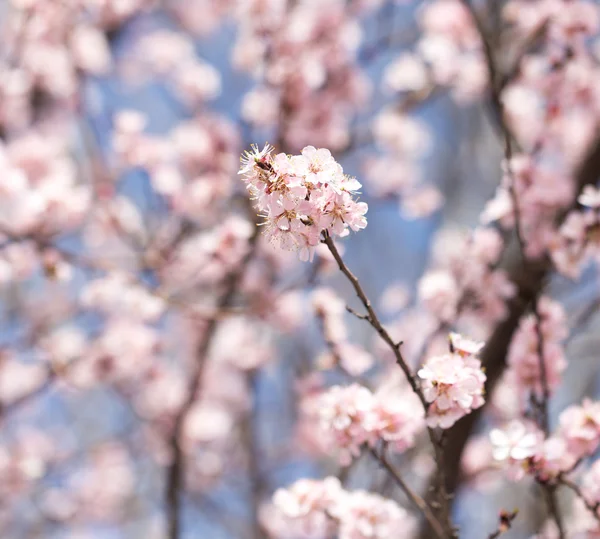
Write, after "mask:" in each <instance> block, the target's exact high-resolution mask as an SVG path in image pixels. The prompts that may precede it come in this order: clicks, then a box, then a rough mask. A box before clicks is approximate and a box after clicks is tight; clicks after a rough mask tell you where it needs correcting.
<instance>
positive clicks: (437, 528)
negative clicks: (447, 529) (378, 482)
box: [371, 449, 446, 539]
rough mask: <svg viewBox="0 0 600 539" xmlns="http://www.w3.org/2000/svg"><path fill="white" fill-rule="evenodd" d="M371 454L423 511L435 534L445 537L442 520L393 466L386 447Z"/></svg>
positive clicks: (440, 538) (441, 537)
mask: <svg viewBox="0 0 600 539" xmlns="http://www.w3.org/2000/svg"><path fill="white" fill-rule="evenodd" d="M371 454H372V455H373V456H374V457H375V458H376V459H377V460H378V461H379V462H380V463H381V464H382V466H383V467H384V468H385V469H386V470H387V471H388V473H389V474H390V476H391V477H392V478H393V479H394V481H395V482H396V483H397V485H398V486H399V487H400V488H401V489H402V492H404V494H406V496H407V497H408V499H409V500H410V501H411V502H412V503H413V504H414V505H415V506H417V508H418V509H419V511H421V513H422V514H423V516H424V517H425V519H426V520H427V522H429V525H430V526H431V529H432V530H433V531H434V533H435V535H436V536H437V537H438V538H439V539H444V538H445V537H446V534H445V533H444V528H443V527H442V525H441V524H440V521H439V520H438V519H437V518H436V517H435V515H434V514H433V512H432V510H431V508H430V507H429V505H427V502H426V501H425V500H424V499H423V498H421V496H419V495H418V494H417V493H416V492H415V491H414V490H412V489H411V488H410V486H409V485H408V484H407V483H406V482H405V481H404V479H402V476H401V475H400V474H399V473H398V471H397V470H396V469H395V468H394V467H393V466H392V464H391V463H390V461H389V460H388V459H387V457H386V455H385V449H384V450H383V451H382V452H381V454H378V453H377V452H376V451H375V450H374V449H371Z"/></svg>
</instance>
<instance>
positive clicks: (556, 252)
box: [550, 185, 600, 279]
mask: <svg viewBox="0 0 600 539" xmlns="http://www.w3.org/2000/svg"><path fill="white" fill-rule="evenodd" d="M578 202H579V204H581V205H582V206H584V208H583V209H581V210H574V211H571V212H569V214H568V215H567V217H566V218H565V221H564V222H563V224H562V225H561V227H560V229H559V231H558V234H557V235H556V236H555V237H554V239H553V242H552V244H551V245H550V254H551V256H552V261H553V262H554V264H555V265H556V268H557V269H558V271H560V272H561V273H562V274H563V275H565V276H567V277H570V278H571V279H577V278H579V277H580V275H581V272H582V270H583V269H585V267H586V266H587V264H588V263H589V262H590V261H593V262H594V263H598V261H599V260H600V234H599V232H600V213H599V208H600V192H599V191H598V189H596V188H595V187H593V186H591V185H588V186H586V187H585V188H584V189H583V192H582V194H581V195H580V196H579V198H578Z"/></svg>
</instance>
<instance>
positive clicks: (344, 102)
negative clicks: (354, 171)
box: [232, 0, 379, 150]
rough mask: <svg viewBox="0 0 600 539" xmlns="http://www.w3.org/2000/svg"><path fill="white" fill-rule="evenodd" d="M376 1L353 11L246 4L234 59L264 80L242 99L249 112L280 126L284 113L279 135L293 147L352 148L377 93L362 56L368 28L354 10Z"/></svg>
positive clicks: (339, 6)
mask: <svg viewBox="0 0 600 539" xmlns="http://www.w3.org/2000/svg"><path fill="white" fill-rule="evenodd" d="M376 3H379V0H377V1H376V2H362V1H361V2H352V3H351V6H350V9H348V5H347V3H346V2H344V1H342V0H331V1H329V2H327V3H326V4H324V3H321V2H318V0H308V1H305V2H295V3H289V2H282V1H281V0H274V1H273V0H272V1H270V2H267V3H264V2H256V1H250V2H242V3H241V5H240V7H239V9H238V13H237V20H238V22H239V34H238V39H237V41H236V44H235V46H234V51H233V58H232V62H233V64H234V65H235V66H237V67H239V68H240V69H243V70H244V71H247V72H249V73H251V74H252V75H253V76H254V77H255V78H256V79H258V84H257V86H256V87H255V88H253V89H252V90H251V91H250V92H249V93H247V94H246V96H245V98H244V101H243V103H242V115H243V117H244V118H245V119H246V120H247V121H248V122H250V123H251V124H253V125H255V126H258V127H266V128H273V127H276V126H277V124H278V122H280V117H279V112H280V111H285V115H284V116H285V118H284V122H283V124H282V125H280V126H279V132H280V133H279V134H280V136H281V139H282V142H283V143H285V145H286V147H288V148H291V149H294V150H295V149H300V148H302V147H303V146H305V145H306V144H308V143H309V142H312V143H313V144H316V145H320V146H326V147H329V148H332V149H334V150H339V149H342V148H344V147H346V146H347V145H348V143H349V142H350V139H349V130H348V127H349V125H350V121H351V119H352V116H353V115H352V112H353V111H354V110H356V108H357V107H359V106H360V105H362V104H364V103H365V102H366V100H367V98H368V96H369V93H370V83H369V81H368V78H367V77H366V76H365V74H364V73H363V72H362V71H361V70H360V69H359V68H358V66H357V61H356V56H357V52H358V48H359V45H360V42H361V28H360V26H359V24H358V20H357V17H356V16H355V13H356V11H362V10H368V9H369V8H370V7H375V6H374V5H375V4H376ZM368 4H373V6H369V5H368ZM353 12H354V13H353ZM352 15H354V16H352Z"/></svg>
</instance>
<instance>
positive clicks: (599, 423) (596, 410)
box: [557, 399, 600, 459]
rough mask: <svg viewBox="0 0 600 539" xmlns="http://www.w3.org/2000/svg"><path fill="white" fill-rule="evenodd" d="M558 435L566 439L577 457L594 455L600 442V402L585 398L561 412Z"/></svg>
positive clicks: (569, 447)
mask: <svg viewBox="0 0 600 539" xmlns="http://www.w3.org/2000/svg"><path fill="white" fill-rule="evenodd" d="M559 423H560V426H559V429H558V433H557V435H558V436H560V438H562V439H563V440H565V442H566V444H567V447H568V449H569V451H570V452H571V454H572V455H573V456H574V457H575V459H579V458H582V457H585V456H588V455H592V454H593V453H594V452H595V451H596V449H597V448H598V445H599V444H600V402H592V401H590V400H589V399H585V400H584V401H583V404H582V405H581V406H578V405H573V406H569V407H568V408H566V409H565V410H563V412H562V413H561V414H560V417H559Z"/></svg>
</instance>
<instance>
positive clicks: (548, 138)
mask: <svg viewBox="0 0 600 539" xmlns="http://www.w3.org/2000/svg"><path fill="white" fill-rule="evenodd" d="M503 14H504V17H505V19H506V20H507V21H508V22H509V23H510V24H512V25H513V26H514V28H515V30H516V35H515V38H516V39H517V40H518V41H519V43H520V44H521V45H526V44H527V42H528V40H530V39H532V38H533V37H534V36H535V34H536V32H541V34H540V35H541V39H540V46H539V47H536V49H535V52H528V53H527V54H525V56H524V57H523V58H521V59H520V62H519V66H518V67H519V69H518V74H517V77H515V78H514V79H513V80H512V81H511V82H510V84H509V85H508V86H507V87H506V88H505V89H504V90H503V92H502V102H503V110H504V113H505V115H506V118H507V120H508V122H509V126H510V129H511V130H512V133H513V134H514V135H515V136H516V138H517V139H518V140H519V143H520V145H521V147H522V148H523V152H522V153H519V154H517V155H515V156H514V157H513V158H512V159H511V160H510V161H509V162H507V163H505V176H504V180H503V183H502V186H501V187H500V188H499V190H498V192H497V195H496V197H495V198H494V200H492V201H491V202H490V203H489V204H488V206H487V207H486V209H485V211H484V212H483V214H482V220H483V221H484V222H490V221H493V220H498V221H499V222H500V223H501V224H502V226H504V227H511V226H512V225H513V223H514V208H513V202H514V201H513V196H512V195H511V193H510V190H511V189H514V194H515V197H514V198H516V200H517V201H518V205H519V214H520V216H521V221H522V222H521V233H522V236H523V237H524V239H525V242H526V252H527V254H528V256H531V257H539V256H541V255H542V254H543V253H544V251H545V250H546V249H550V250H551V251H552V252H553V258H554V259H555V260H556V261H557V262H558V265H559V269H560V270H561V271H563V272H565V273H566V274H567V275H569V276H576V275H577V273H578V269H577V263H578V262H579V260H580V257H579V253H576V252H575V253H574V252H573V250H571V249H570V248H569V247H570V246H569V245H568V243H569V240H570V238H569V234H573V233H574V234H575V235H577V236H578V235H579V233H578V232H576V231H575V230H576V229H577V228H578V224H577V223H575V222H572V223H570V225H568V226H567V229H566V231H564V232H566V234H567V237H566V238H565V237H561V236H563V235H562V234H561V233H557V230H556V227H555V219H556V216H557V214H558V213H560V212H561V211H562V210H564V209H565V208H566V207H568V206H569V205H571V203H572V201H573V197H574V195H575V185H574V181H573V179H574V175H575V174H576V171H577V164H578V163H579V162H580V160H581V158H582V157H583V156H584V155H585V153H586V152H587V150H588V148H589V146H590V144H591V142H592V141H593V139H594V136H595V134H596V132H597V129H598V123H599V120H600V94H599V93H598V91H597V88H598V81H599V80H600V69H599V67H598V63H597V60H596V59H595V58H594V56H593V54H592V51H591V50H590V47H589V46H588V45H587V43H588V40H589V38H591V37H593V36H594V35H595V34H596V33H597V31H598V28H599V16H598V9H597V6H595V5H594V3H593V2H589V1H587V0H576V1H572V2H570V1H569V2H566V1H563V0H538V1H534V2H526V1H523V0H513V1H511V2H509V3H508V4H507V6H506V9H505V10H504V13H503ZM542 29H543V31H542ZM573 227H574V228H575V230H573ZM579 228H580V225H579ZM565 240H566V241H565ZM565 243H566V245H565ZM576 243H577V241H576ZM573 258H575V260H573Z"/></svg>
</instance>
